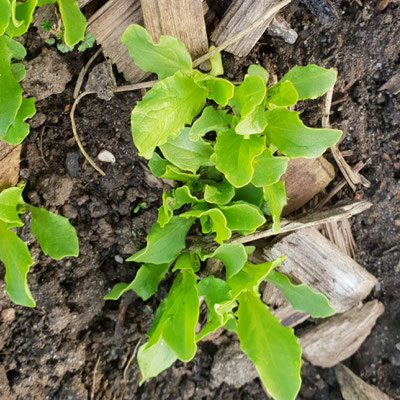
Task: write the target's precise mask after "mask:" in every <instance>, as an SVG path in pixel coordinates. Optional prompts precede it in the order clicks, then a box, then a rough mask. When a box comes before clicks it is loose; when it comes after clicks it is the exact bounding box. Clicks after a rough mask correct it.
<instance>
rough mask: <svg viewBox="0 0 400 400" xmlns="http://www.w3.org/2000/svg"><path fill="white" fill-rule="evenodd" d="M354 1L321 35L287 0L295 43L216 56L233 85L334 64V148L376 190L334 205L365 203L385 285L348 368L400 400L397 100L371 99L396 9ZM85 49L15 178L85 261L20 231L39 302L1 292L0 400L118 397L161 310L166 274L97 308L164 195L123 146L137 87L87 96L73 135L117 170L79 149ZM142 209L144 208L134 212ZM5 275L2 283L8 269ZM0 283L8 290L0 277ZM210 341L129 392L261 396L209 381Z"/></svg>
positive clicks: (129, 267) (316, 381)
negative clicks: (254, 69)
mask: <svg viewBox="0 0 400 400" xmlns="http://www.w3.org/2000/svg"><path fill="white" fill-rule="evenodd" d="M210 3H211V4H210V6H212V2H210ZM225 3H226V2H223V1H218V2H216V8H215V10H214V11H215V13H216V14H217V15H218V13H222V12H223V11H224V10H225V9H226V6H227V5H226V4H225ZM358 3H359V2H356V1H354V2H348V1H341V2H337V5H338V10H339V13H338V20H337V21H336V23H335V24H333V25H332V26H331V27H330V28H326V27H323V26H322V25H321V24H320V22H319V21H318V20H317V18H316V17H315V16H314V15H313V14H312V13H310V11H309V10H308V9H307V8H306V7H305V5H304V4H302V3H299V2H294V3H293V4H292V5H290V6H289V7H288V8H287V9H286V10H285V14H286V18H287V19H288V21H290V22H291V24H292V27H293V28H294V29H295V30H296V31H297V32H298V34H299V38H298V40H297V42H296V44H294V45H288V44H286V43H284V42H283V41H282V40H281V39H279V38H271V37H268V36H265V37H263V38H262V39H261V40H260V41H259V43H258V44H257V46H256V47H255V48H254V50H253V51H252V53H251V54H250V55H249V56H248V57H246V58H242V59H239V58H235V57H233V56H231V55H228V54H226V55H225V56H224V61H225V68H226V75H227V76H228V78H230V79H240V78H241V77H242V76H243V73H244V71H246V69H247V66H248V65H249V64H251V63H253V62H258V63H260V64H262V65H264V66H266V67H267V69H268V70H269V71H270V72H271V75H272V76H274V74H275V75H276V76H277V77H281V76H282V75H283V74H284V73H285V72H287V70H288V69H289V68H291V67H292V66H294V65H296V64H303V65H305V64H308V63H317V64H320V65H323V66H326V67H331V66H334V67H336V68H337V69H338V72H339V80H338V83H337V86H336V88H335V95H334V104H333V107H332V115H331V122H332V124H333V125H334V127H338V128H341V129H343V130H344V140H343V141H342V143H341V145H340V148H341V149H347V150H352V151H353V155H352V156H351V157H349V158H348V159H347V161H348V162H349V163H350V164H351V165H354V164H356V163H357V162H358V161H360V160H364V161H365V160H368V159H370V161H369V164H368V165H367V167H365V168H364V170H363V174H364V176H365V177H366V178H367V179H368V180H369V181H370V182H371V187H370V188H369V189H368V190H366V189H363V188H361V187H360V188H358V191H357V193H356V194H355V193H352V192H351V190H350V189H348V188H346V189H345V190H343V191H342V192H340V193H339V194H338V195H337V197H336V198H335V199H334V200H333V201H336V200H339V199H341V198H354V197H355V196H357V197H360V198H366V199H369V200H370V201H372V202H373V203H374V207H373V208H372V210H371V211H370V212H368V213H366V214H363V215H360V216H358V217H356V218H354V219H353V221H352V225H353V233H354V236H355V239H356V242H357V246H358V249H357V259H358V261H359V262H360V264H361V265H363V266H365V267H366V268H367V269H368V270H369V271H370V272H371V273H373V274H374V275H375V276H377V277H378V279H379V281H380V283H379V284H378V285H377V287H376V288H375V290H374V291H373V293H372V295H371V298H378V299H380V301H382V302H383V303H384V304H385V307H386V312H385V314H384V315H383V317H381V318H380V319H379V321H378V324H377V326H376V327H375V328H374V330H373V332H372V334H371V335H370V336H369V337H368V338H367V340H366V342H365V343H364V344H363V346H362V347H361V348H360V350H359V351H358V352H357V353H356V354H355V355H354V356H353V357H352V358H351V359H350V360H348V361H347V362H346V363H347V364H348V365H349V366H350V367H351V369H352V370H353V371H354V372H356V373H357V374H359V375H360V376H361V377H362V378H364V379H365V380H366V381H367V382H370V383H374V384H376V385H377V386H378V387H379V388H380V389H381V390H383V391H385V392H386V393H387V394H389V395H390V396H392V397H393V398H400V388H399V387H398V382H399V380H400V346H399V344H400V313H399V310H400V297H399V291H398V287H399V285H400V265H399V251H400V249H399V247H398V243H399V242H400V240H399V239H400V237H399V230H400V228H399V226H398V225H399V223H398V222H396V221H398V220H399V215H398V214H399V209H400V207H399V202H400V198H399V192H400V190H399V178H400V168H399V162H400V153H399V149H400V146H399V133H398V126H399V122H400V121H399V119H400V117H399V116H400V102H399V98H398V97H395V96H393V95H391V94H390V93H386V92H379V87H380V86H381V85H382V84H383V83H384V82H386V81H387V80H388V79H389V78H391V77H392V75H393V74H394V73H395V72H397V70H398V68H399V62H400V59H399V48H398V38H399V37H400V23H399V19H400V7H399V5H398V4H395V3H393V4H391V5H390V6H389V7H388V8H387V9H386V10H385V12H383V13H379V12H377V11H376V10H375V9H374V5H375V2H373V1H372V0H371V1H364V2H363V6H360V5H359V4H358ZM31 36H32V38H30V37H28V39H27V43H28V45H29V44H30V46H31V47H32V49H31V53H32V54H35V55H36V54H37V53H38V52H39V50H38V47H40V46H43V42H40V41H38V40H37V39H35V38H34V37H35V34H33V33H32V34H31ZM94 51H95V50H92V52H88V53H84V54H83V55H81V54H77V53H72V54H69V55H67V56H65V57H67V59H68V66H69V69H70V70H69V72H70V73H71V74H72V75H73V80H72V82H71V83H69V84H68V85H67V88H66V90H65V91H64V92H63V93H62V94H60V95H54V96H51V97H49V98H48V99H45V100H42V101H40V102H38V103H37V108H38V113H39V114H38V115H39V116H38V117H37V119H36V120H35V121H36V123H35V124H34V126H35V128H33V129H32V132H31V134H30V136H29V137H28V139H27V141H26V142H25V144H24V147H23V160H22V170H21V175H23V177H24V178H25V179H27V181H28V186H27V189H26V192H25V193H26V195H27V197H28V199H29V200H30V201H31V202H32V203H33V204H35V205H44V206H46V207H47V208H49V209H50V210H56V211H58V212H60V213H63V214H64V215H66V216H68V217H69V218H71V221H72V223H73V224H74V226H75V227H76V228H77V231H78V234H79V238H80V246H81V256H80V257H79V258H77V259H73V258H68V259H65V260H62V261H60V262H54V261H52V260H50V259H49V258H48V257H45V256H44V255H42V254H41V253H40V251H39V248H38V246H37V244H36V243H35V242H34V239H33V238H32V237H29V236H25V238H26V239H27V240H29V241H30V243H31V249H32V253H33V254H34V255H35V258H36V260H38V263H37V264H36V265H35V266H34V267H33V268H32V270H31V273H30V274H29V277H28V280H29V285H30V287H31V290H32V293H33V295H34V297H35V299H36V302H37V304H38V307H37V308H35V309H27V308H22V307H19V306H14V305H13V304H12V303H11V302H10V301H9V299H8V298H7V297H6V296H5V295H4V294H3V295H1V296H0V312H1V319H0V363H1V365H0V388H1V393H2V396H3V397H1V396H0V397H1V398H7V399H13V398H14V399H24V400H25V399H35V400H36V399H63V400H64V399H74V400H76V399H88V398H90V397H91V393H93V396H94V397H93V398H98V399H114V398H121V395H122V393H123V392H124V390H125V388H124V386H125V384H124V379H123V372H124V368H125V367H126V365H127V363H128V360H129V358H130V357H131V356H132V353H133V352H134V348H135V346H136V345H137V343H138V341H139V340H141V342H142V343H143V342H144V340H145V337H144V334H145V332H147V330H148V329H149V327H150V325H151V321H152V318H153V315H154V311H155V309H156V307H157V305H158V302H159V300H160V299H161V298H163V297H164V296H165V295H166V294H167V291H168V288H169V283H170V282H169V281H168V280H167V282H165V283H163V284H162V285H161V287H160V292H159V293H158V294H157V296H155V297H153V298H152V299H150V300H148V301H147V302H142V301H141V300H140V299H139V298H137V297H136V296H135V295H134V294H129V295H128V296H126V297H125V298H124V299H123V300H122V301H121V302H110V301H107V302H105V301H104V300H103V296H104V294H105V293H107V292H108V291H109V290H110V288H111V287H112V286H113V284H114V283H116V282H119V281H121V280H122V281H129V280H131V279H132V278H133V277H134V275H135V272H136V268H137V266H135V264H133V263H125V262H124V261H123V260H124V259H125V258H126V257H127V256H128V255H130V254H132V253H133V252H135V251H137V250H138V249H140V248H141V247H142V246H143V245H144V243H145V237H146V235H147V233H148V231H149V229H150V227H151V225H152V223H153V222H154V221H155V220H156V218H157V207H158V206H159V205H160V199H161V192H162V189H161V187H160V186H157V185H155V184H154V181H150V180H149V178H148V173H147V170H146V168H145V165H144V164H143V163H142V160H141V159H140V158H139V157H138V155H137V151H136V149H135V147H134V145H133V143H132V138H131V133H130V112H131V110H132V108H133V106H134V105H135V103H136V101H137V100H138V99H139V96H140V93H124V94H117V95H115V96H114V98H112V99H111V100H110V101H109V102H106V101H103V100H100V99H97V98H96V97H94V96H90V97H86V98H84V99H83V100H82V102H81V103H80V104H79V107H78V111H77V113H76V120H77V125H78V131H79V134H80V137H81V140H82V141H83V143H84V145H85V148H86V150H87V151H88V153H89V154H90V155H91V156H92V157H93V158H95V157H96V156H97V155H98V154H99V153H100V151H102V150H108V151H109V152H110V153H112V154H113V155H114V157H115V159H116V162H115V163H101V162H100V161H97V160H96V161H97V162H99V163H101V167H102V168H103V169H104V170H105V172H106V176H104V177H101V176H100V175H99V174H98V173H97V172H95V171H94V169H93V168H92V167H91V166H90V165H88V164H87V163H86V162H85V160H84V159H83V158H82V157H81V155H80V153H79V152H78V150H77V146H76V144H75V142H74V140H73V135H72V131H71V125H70V120H69V110H70V107H71V103H72V101H73V100H72V99H73V98H72V91H73V85H74V84H75V80H76V78H77V75H78V73H79V71H80V69H81V68H82V66H83V65H84V63H85V62H86V61H87V60H88V59H89V57H90V56H91V54H93V53H94ZM309 106H310V107H311V108H309ZM320 116H321V108H320V103H318V102H317V103H312V104H307V111H305V112H304V113H303V117H304V118H305V119H306V120H307V122H308V123H309V124H310V125H314V126H318V124H319V123H320V122H319V121H320ZM143 202H144V203H146V205H144V206H143V207H142V208H141V209H140V210H139V212H137V213H135V212H134V209H135V207H136V206H137V205H138V204H139V203H143ZM24 234H25V233H23V235H24ZM0 274H1V278H3V276H4V269H3V267H0ZM0 286H1V289H2V292H4V286H5V285H4V279H0ZM122 319H123V320H124V323H123V324H121V321H122ZM224 338H225V339H224ZM224 340H229V337H227V336H222V338H221V339H220V342H223V341H224ZM218 343H219V342H215V343H213V342H205V343H200V344H199V350H198V354H197V355H196V357H195V358H194V360H193V361H192V362H190V363H187V364H183V363H181V362H177V363H175V364H174V366H173V367H172V368H170V369H169V370H167V371H165V372H163V373H162V374H161V375H160V376H159V377H157V378H155V379H152V380H150V381H149V382H148V383H146V384H145V385H144V386H142V387H139V386H138V383H139V381H140V376H139V371H138V368H137V367H136V364H135V363H133V364H132V365H131V367H130V369H129V371H128V373H127V382H126V383H127V386H126V396H125V398H130V399H134V398H135V399H154V398H160V399H168V398H174V399H238V398H242V399H249V398H251V399H265V397H266V395H265V392H264V391H263V389H262V387H261V384H260V382H259V380H258V379H255V380H254V381H252V382H250V383H248V384H246V385H244V386H243V387H241V388H240V389H235V388H233V387H231V386H228V385H226V384H222V385H221V386H219V387H217V388H214V387H212V386H211V384H210V381H211V372H210V371H211V366H212V363H213V359H214V357H215V355H216V353H217V350H218V345H217V344H218ZM96 364H97V367H96ZM95 372H96V374H95V375H96V378H95V379H94V373H95ZM302 375H303V380H304V384H303V387H302V389H301V392H300V395H299V398H300V399H328V398H329V399H335V398H337V399H340V398H341V395H340V391H339V387H338V384H337V380H336V377H335V372H334V370H333V369H327V370H323V369H320V368H315V367H312V366H310V365H305V366H304V367H303V370H302ZM4 396H6V397H4Z"/></svg>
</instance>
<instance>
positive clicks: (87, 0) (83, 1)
mask: <svg viewBox="0 0 400 400" xmlns="http://www.w3.org/2000/svg"><path fill="white" fill-rule="evenodd" d="M92 1H93V0H78V3H79V7H80V8H83V7H85V6H86V5H88V4H89V3H91V2H92Z"/></svg>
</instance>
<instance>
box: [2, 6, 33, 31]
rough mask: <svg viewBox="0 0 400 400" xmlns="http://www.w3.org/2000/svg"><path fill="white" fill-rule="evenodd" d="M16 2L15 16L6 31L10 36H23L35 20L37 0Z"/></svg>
mask: <svg viewBox="0 0 400 400" xmlns="http://www.w3.org/2000/svg"><path fill="white" fill-rule="evenodd" d="M15 4H16V7H15V14H14V18H12V19H11V21H10V24H9V25H8V27H7V29H6V33H7V35H8V36H10V37H15V36H21V35H23V34H24V33H25V32H26V31H27V30H28V28H29V25H30V24H31V22H32V20H33V12H34V11H35V8H36V4H37V0H26V1H25V2H19V1H18V2H16V3H15ZM16 22H17V23H16Z"/></svg>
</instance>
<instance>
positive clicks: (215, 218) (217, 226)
mask: <svg viewBox="0 0 400 400" xmlns="http://www.w3.org/2000/svg"><path fill="white" fill-rule="evenodd" d="M180 217H183V218H191V217H196V218H201V219H206V220H207V224H206V225H207V226H209V229H204V226H205V224H204V223H203V224H202V226H203V233H209V232H215V234H216V237H215V241H216V242H218V243H222V242H223V241H224V240H227V239H229V238H230V237H231V233H232V232H231V230H230V229H229V228H228V227H227V221H226V218H225V216H224V214H223V212H222V211H221V210H219V209H218V208H211V209H209V210H191V211H187V212H185V213H183V214H180ZM208 220H210V223H209V222H208Z"/></svg>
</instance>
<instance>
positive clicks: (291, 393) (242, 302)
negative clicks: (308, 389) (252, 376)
mask: <svg viewBox="0 0 400 400" xmlns="http://www.w3.org/2000/svg"><path fill="white" fill-rule="evenodd" d="M237 316H238V324H237V333H238V336H239V339H240V348H241V349H242V350H243V351H244V352H245V353H246V354H247V355H248V357H249V358H250V360H251V361H253V363H254V365H255V366H256V368H257V371H258V373H259V375H260V379H261V382H262V383H263V385H264V386H265V388H266V389H267V391H268V393H269V394H270V395H271V396H273V398H274V399H276V400H294V399H295V398H296V395H297V393H298V391H299V389H300V385H301V378H300V368H301V347H300V346H299V344H298V339H297V337H296V336H295V335H294V333H293V329H292V328H288V327H285V326H282V325H281V324H280V323H279V320H278V318H276V317H275V316H274V315H273V314H272V313H271V312H270V311H269V310H268V307H267V306H266V305H265V304H264V303H263V302H262V301H261V300H260V298H259V297H258V296H257V295H255V294H254V293H251V292H244V293H242V294H241V295H240V297H239V308H238V311H237Z"/></svg>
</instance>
